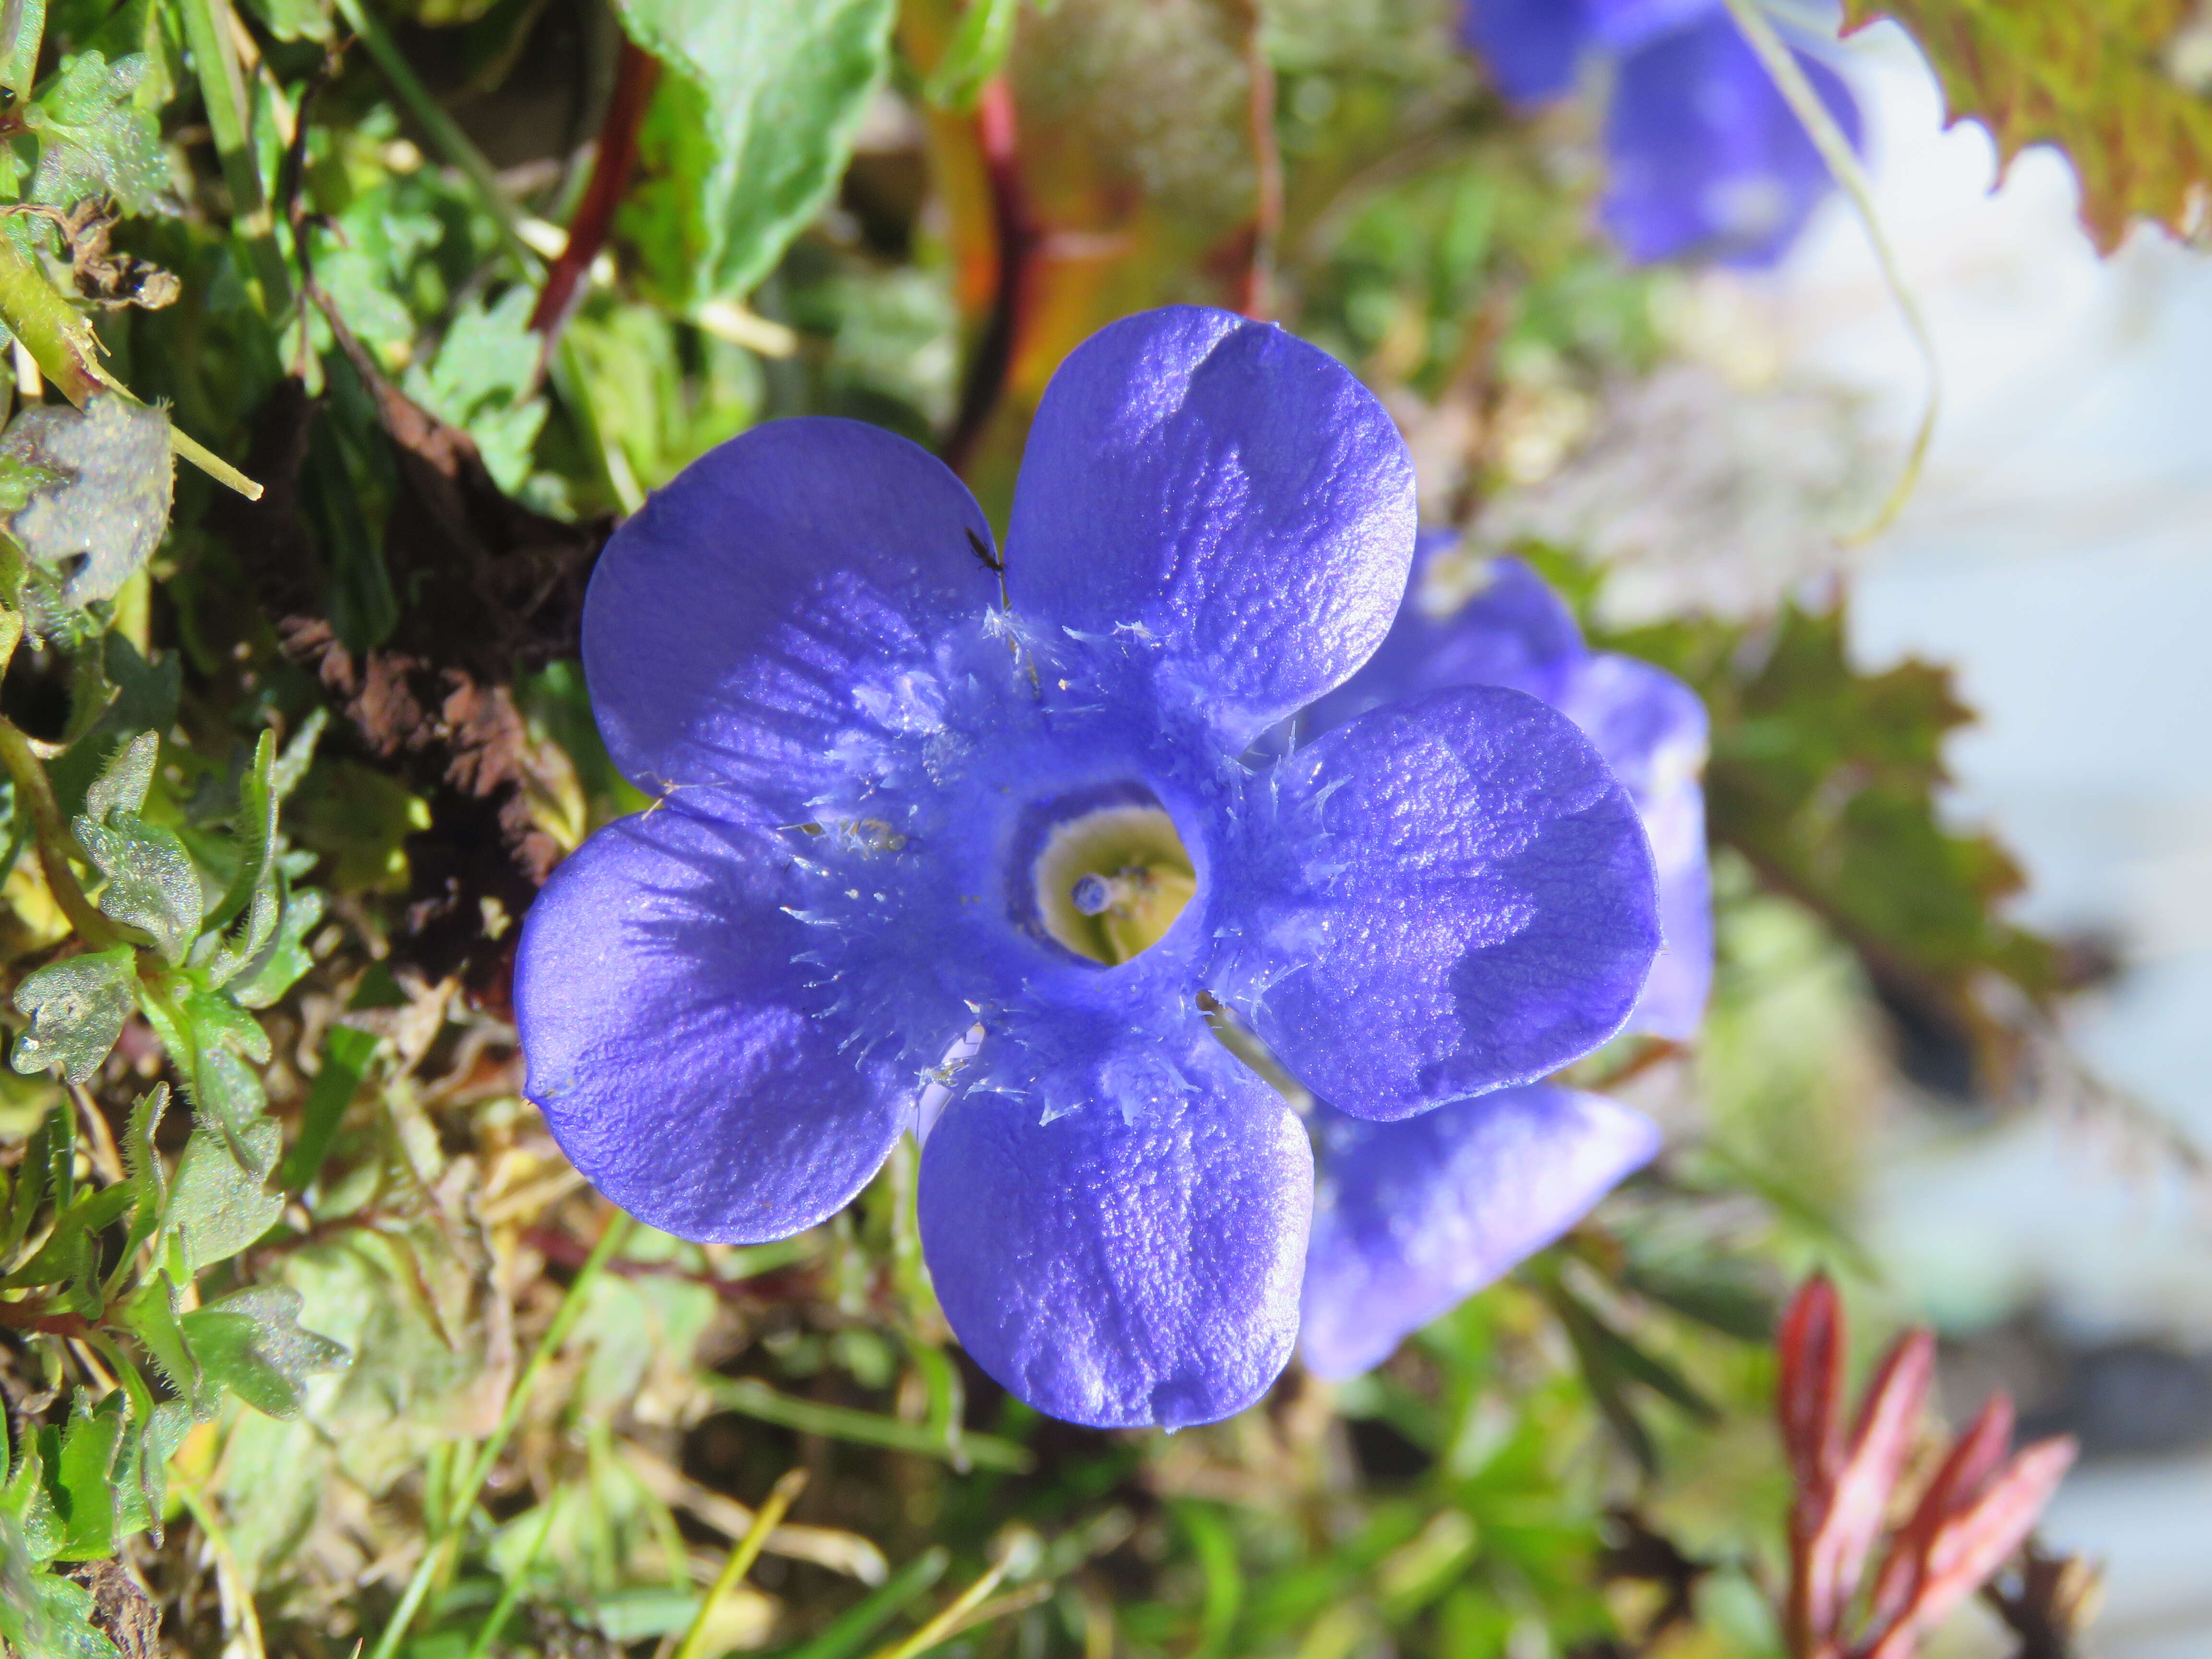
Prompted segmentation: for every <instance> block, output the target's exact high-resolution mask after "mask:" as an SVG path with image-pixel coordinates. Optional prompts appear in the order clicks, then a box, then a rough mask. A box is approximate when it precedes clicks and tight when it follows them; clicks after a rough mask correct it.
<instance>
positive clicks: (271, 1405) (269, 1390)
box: [179, 1285, 352, 1419]
mask: <svg viewBox="0 0 2212 1659" xmlns="http://www.w3.org/2000/svg"><path fill="white" fill-rule="evenodd" d="M300 1307H301V1299H300V1293H299V1291H295V1290H294V1289H293V1288H292V1287H291V1286H290V1285H254V1286H253V1287H252V1288H251V1289H249V1290H244V1291H239V1292H238V1293H237V1294H236V1295H234V1296H229V1297H224V1298H223V1299H222V1301H221V1302H218V1303H216V1304H214V1305H213V1306H211V1307H206V1308H201V1309H198V1310H196V1311H194V1312H191V1313H188V1314H186V1315H185V1316H184V1317H183V1318H182V1319H181V1320H180V1321H179V1324H180V1325H181V1326H182V1327H183V1329H184V1334H185V1342H186V1343H187V1344H188V1345H189V1346H191V1352H192V1358H194V1359H195V1360H196V1361H197V1362H198V1364H199V1367H200V1370H201V1371H202V1373H203V1374H204V1376H206V1378H207V1380H208V1382H209V1383H211V1384H213V1385H215V1386H217V1387H220V1388H225V1389H229V1390H230V1391H231V1392H232V1393H234V1394H235V1395H237V1396H238V1397H239V1398H240V1400H243V1401H245V1402H246V1404H247V1405H249V1406H251V1407H253V1408H254V1409H255V1410H256V1411H258V1412H260V1413H264V1415H267V1416H270V1417H275V1418H284V1419H289V1418H293V1417H296V1416H298V1415H299V1413H300V1407H301V1404H302V1403H303V1401H305V1399H306V1383H307V1378H308V1377H309V1376H313V1374H314V1373H316V1372H318V1371H328V1370H337V1369H338V1368H339V1367H340V1366H342V1365H343V1364H346V1363H347V1361H348V1360H349V1359H350V1358H352V1356H351V1355H350V1354H349V1353H348V1352H346V1350H345V1349H344V1348H343V1347H342V1346H339V1345H338V1344H337V1343H335V1342H333V1341H331V1340H330V1339H329V1338H328V1337H326V1336H319V1335H318V1334H316V1333H314V1332H313V1331H309V1330H303V1329H301V1326H300Z"/></svg>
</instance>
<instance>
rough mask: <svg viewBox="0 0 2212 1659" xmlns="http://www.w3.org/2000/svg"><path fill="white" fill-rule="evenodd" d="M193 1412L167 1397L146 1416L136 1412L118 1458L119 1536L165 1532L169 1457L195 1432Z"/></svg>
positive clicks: (116, 1462)
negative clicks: (164, 1520)
mask: <svg viewBox="0 0 2212 1659" xmlns="http://www.w3.org/2000/svg"><path fill="white" fill-rule="evenodd" d="M191 1427H192V1413H191V1412H190V1411H189V1410H188V1409H186V1407H185V1404H184V1402H183V1401H177V1400H165V1401H161V1404H159V1405H157V1406H155V1407H154V1409H153V1410H152V1411H150V1412H148V1413H144V1414H143V1416H142V1415H137V1414H134V1415H133V1416H132V1418H131V1422H130V1424H129V1425H128V1426H127V1427H126V1428H125V1431H124V1436H123V1449H122V1452H121V1454H120V1455H118V1457H117V1458H116V1460H115V1491H116V1505H115V1529H116V1532H117V1533H118V1535H120V1536H123V1537H128V1536H130V1535H131V1534H133V1533H139V1532H148V1531H150V1532H152V1533H153V1534H154V1537H155V1542H157V1543H158V1542H159V1541H161V1506H162V1504H163V1503H164V1502H165V1501H166V1500H167V1497H168V1491H169V1459H170V1458H171V1457H172V1456H173V1455H175V1453H176V1449H177V1448H178V1447H179V1446H181V1445H182V1444H184V1443H185V1436H186V1435H187V1434H189V1433H191Z"/></svg>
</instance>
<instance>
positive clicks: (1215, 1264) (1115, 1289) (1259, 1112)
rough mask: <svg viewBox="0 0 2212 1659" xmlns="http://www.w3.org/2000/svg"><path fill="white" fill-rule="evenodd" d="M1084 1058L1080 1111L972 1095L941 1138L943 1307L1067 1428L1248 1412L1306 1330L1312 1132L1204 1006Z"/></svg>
mask: <svg viewBox="0 0 2212 1659" xmlns="http://www.w3.org/2000/svg"><path fill="white" fill-rule="evenodd" d="M988 1041H989V1039H986V1043H988ZM1170 1061H1172V1062H1173V1063H1172V1064H1170ZM1079 1064H1080V1065H1081V1066H1083V1068H1084V1069H1085V1070H1086V1071H1088V1072H1089V1073H1090V1074H1091V1080H1092V1087H1093V1089H1094V1091H1095V1092H1094V1093H1093V1096H1092V1103H1091V1104H1089V1105H1087V1106H1085V1107H1084V1108H1083V1109H1080V1110H1078V1111H1074V1112H1071V1113H1068V1114H1066V1115H1063V1116H1059V1117H1054V1118H1052V1119H1050V1120H1049V1121H1039V1113H1038V1111H1037V1109H1036V1106H1035V1104H1034V1103H1030V1102H1028V1101H1024V1100H1020V1099H1017V1098H1014V1097H1010V1096H1006V1095H1000V1094H994V1093H990V1092H987V1091H980V1090H972V1091H969V1093H968V1094H966V1095H965V1096H963V1097H961V1098H960V1099H958V1100H957V1101H956V1102H954V1103H953V1104H952V1105H951V1107H950V1108H948V1109H946V1111H945V1115H944V1117H943V1118H942V1119H941V1120H940V1121H939V1122H938V1124H937V1126H936V1127H935V1128H934V1129H933V1131H932V1132H931V1133H930V1136H929V1139H928V1141H927V1144H926V1146H924V1148H923V1152H922V1164H921V1195H920V1198H921V1201H920V1209H921V1241H922V1251H923V1254H924V1255H925V1256H926V1257H927V1261H928V1262H929V1269H930V1273H931V1275H932V1277H933V1279H934V1280H935V1283H936V1286H937V1296H938V1300H939V1303H941V1304H943V1306H944V1309H945V1318H946V1319H947V1320H949V1321H950V1322H951V1326H952V1330H953V1334H955V1335H957V1337H958V1338H959V1339H960V1341H961V1345H962V1346H963V1347H965V1348H966V1349H967V1350H968V1352H969V1354H971V1355H972V1356H974V1358H975V1362H976V1364H980V1365H981V1367H982V1368H983V1369H984V1370H986V1371H987V1372H989V1373H990V1374H991V1375H992V1376H994V1377H996V1378H997V1379H998V1380H999V1381H1000V1383H1003V1384H1005V1386H1006V1388H1007V1389H1009V1390H1011V1391H1012V1393H1013V1394H1015V1395H1018V1397H1019V1398H1021V1399H1023V1400H1024V1401H1028V1402H1029V1403H1030V1405H1032V1406H1034V1407H1036V1408H1037V1409H1038V1410H1039V1411H1042V1412H1045V1413H1049V1414H1050V1415H1052V1416H1054V1417H1058V1418H1062V1419H1066V1420H1067V1421H1068V1422H1071V1423H1084V1424H1088V1425H1091V1426H1093V1427H1097V1428H1133V1427H1139V1426H1142V1425H1147V1424H1158V1425H1161V1426H1163V1427H1165V1428H1180V1427H1182V1426H1184V1425H1188V1424H1193V1423H1210V1422H1212V1421H1214V1420H1216V1419H1219V1418H1224V1417H1228V1416H1230V1415H1231V1414H1233V1413H1237V1412H1239V1411H1242V1410H1243V1409H1244V1407H1247V1406H1249V1405H1250V1404H1251V1403H1252V1402H1253V1401H1255V1400H1257V1399H1259V1398H1260V1396H1261V1395H1263V1394H1265V1393H1266V1392H1267V1387H1268V1385H1269V1384H1270V1383H1273V1381H1274V1380H1275V1377H1276V1376H1277V1375H1278V1374H1279V1372H1280V1371H1281V1370H1282V1369H1283V1366H1284V1365H1285V1363H1287V1362H1288V1360H1289V1358H1290V1355H1291V1346H1292V1345H1293V1343H1294V1342H1295V1341H1296V1340H1297V1296H1298V1275H1299V1272H1300V1267H1301V1264H1302V1263H1303V1261H1304V1256H1305V1243H1306V1229H1307V1224H1308V1220H1309V1218H1310V1214H1311V1211H1312V1204H1313V1154H1312V1150H1311V1146H1310V1143H1309V1142H1308V1140H1307V1138H1306V1133H1305V1130H1304V1127H1302V1126H1301V1125H1300V1123H1299V1122H1298V1120H1297V1117H1296V1116H1295V1115H1293V1114H1292V1113H1291V1110H1290V1109H1289V1108H1288V1107H1286V1106H1285V1104H1284V1103H1283V1102H1282V1100H1281V1098H1280V1097H1279V1096H1277V1095H1276V1094H1275V1093H1274V1091H1273V1090H1271V1089H1269V1088H1268V1087H1267V1085H1265V1084H1263V1083H1261V1081H1260V1080H1259V1079H1257V1078H1256V1077H1255V1076H1254V1075H1253V1074H1252V1073H1250V1072H1249V1071H1247V1070H1246V1069H1245V1068H1244V1067H1243V1066H1242V1065H1241V1064H1240V1063H1239V1062H1238V1061H1237V1060H1235V1059H1234V1058H1232V1057H1231V1055H1230V1054H1228V1052H1227V1051H1226V1050H1225V1049H1224V1048H1221V1047H1220V1045H1219V1044H1218V1042H1216V1041H1215V1040H1214V1038H1213V1036H1212V1033H1211V1032H1209V1031H1208V1030H1206V1027H1205V1025H1204V1024H1202V1023H1201V1022H1200V1021H1199V1020H1197V1019H1196V1018H1191V1019H1189V1020H1188V1022H1187V1023H1186V1025H1185V1028H1184V1030H1183V1032H1182V1038H1181V1041H1180V1042H1178V1043H1176V1044H1173V1045H1170V1046H1166V1047H1162V1048H1154V1049H1152V1050H1149V1051H1148V1050H1146V1049H1144V1048H1131V1049H1129V1050H1127V1051H1125V1052H1124V1053H1123V1054H1121V1055H1120V1056H1119V1057H1118V1059H1116V1058H1113V1057H1108V1056H1102V1055H1098V1054H1085V1056H1084V1058H1083V1059H1082V1060H1081V1061H1080V1062H1079Z"/></svg>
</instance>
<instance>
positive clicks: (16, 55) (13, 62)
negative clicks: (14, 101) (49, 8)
mask: <svg viewBox="0 0 2212 1659" xmlns="http://www.w3.org/2000/svg"><path fill="white" fill-rule="evenodd" d="M45 36H46V0H7V3H6V4H5V5H0V88H6V89H7V90H8V91H9V92H11V93H13V94H15V96H16V97H18V98H22V97H26V96H27V95H28V94H29V93H30V91H31V88H32V87H33V84H34V83H35V82H36V80H37V78H38V73H39V45H40V41H41V40H44V39H45Z"/></svg>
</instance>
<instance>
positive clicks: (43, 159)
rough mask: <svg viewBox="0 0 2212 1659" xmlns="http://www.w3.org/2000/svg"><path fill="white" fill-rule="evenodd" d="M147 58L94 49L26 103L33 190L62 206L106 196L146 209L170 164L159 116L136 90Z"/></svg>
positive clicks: (160, 201) (160, 198) (159, 198)
mask: <svg viewBox="0 0 2212 1659" xmlns="http://www.w3.org/2000/svg"><path fill="white" fill-rule="evenodd" d="M151 71H152V65H151V64H150V62H149V59H147V58H144V57H143V56H141V55H138V54H137V53H133V54H132V55H131V56H130V57H127V58H118V59H116V61H115V62H113V63H112V64H111V63H109V62H108V61H107V59H106V58H105V57H103V56H102V55H101V54H100V53H99V52H82V53H79V54H78V55H77V56H76V57H74V58H69V59H68V60H66V61H65V62H64V64H62V68H61V73H60V75H59V76H58V77H57V78H56V79H55V80H54V81H53V82H51V83H49V84H48V85H47V86H46V87H44V88H41V89H40V93H39V95H38V96H37V97H36V98H34V99H33V100H32V101H31V102H30V103H29V104H28V105H27V106H25V108H24V111H23V122H24V125H27V127H29V128H30V129H31V131H33V133H35V134H36V135H37V136H38V139H39V161H38V166H37V167H36V168H34V169H33V172H32V174H31V197H30V199H31V200H33V201H34V202H45V203H49V204H52V205H54V206H57V207H67V206H70V204H74V203H76V202H77V201H79V200H81V199H82V198H83V197H88V196H103V195H105V196H112V197H114V198H115V199H116V201H117V202H118V203H119V204H121V205H122V207H123V209H124V210H125V212H129V213H152V212H155V211H156V210H160V209H161V208H162V206H163V205H164V203H165V200H166V198H167V195H168V185H169V166H168V161H167V157H166V156H164V155H163V154H162V153H161V127H160V125H159V123H157V122H156V121H155V118H154V114H153V112H152V111H151V110H149V109H148V108H146V107H145V106H144V105H143V104H142V103H140V102H139V100H138V97H137V94H138V91H139V88H141V87H142V86H143V85H144V84H145V82H146V81H147V78H148V76H149V74H150V73H151Z"/></svg>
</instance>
